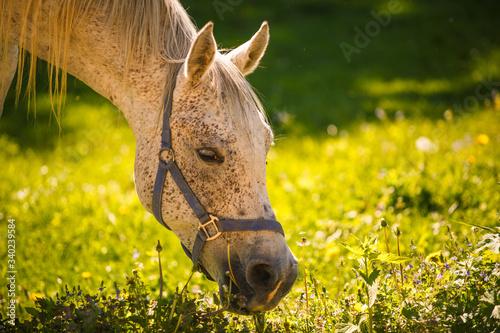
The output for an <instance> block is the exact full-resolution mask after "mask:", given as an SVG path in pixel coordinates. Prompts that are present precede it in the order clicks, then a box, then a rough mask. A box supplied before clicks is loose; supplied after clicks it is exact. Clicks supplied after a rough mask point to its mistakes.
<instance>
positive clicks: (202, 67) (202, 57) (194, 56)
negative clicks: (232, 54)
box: [185, 22, 217, 84]
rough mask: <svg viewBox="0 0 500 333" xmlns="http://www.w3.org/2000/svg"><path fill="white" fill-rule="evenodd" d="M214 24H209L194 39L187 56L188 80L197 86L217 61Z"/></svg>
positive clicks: (186, 72) (186, 70) (186, 71)
mask: <svg viewBox="0 0 500 333" xmlns="http://www.w3.org/2000/svg"><path fill="white" fill-rule="evenodd" d="M213 28H214V24H213V23H212V22H208V23H207V24H206V25H205V26H204V27H203V28H202V29H201V30H200V31H199V32H198V35H197V36H196V38H195V39H194V42H193V44H192V45H191V48H190V49H189V53H188V55H187V60H186V66H185V75H186V78H187V79H188V80H189V81H190V82H191V83H194V84H196V83H197V82H199V81H200V79H201V78H202V77H203V75H204V74H205V73H206V71H207V70H208V68H209V67H210V65H211V64H212V62H213V61H214V59H215V53H216V52H217V45H216V44H215V38H214V35H213Z"/></svg>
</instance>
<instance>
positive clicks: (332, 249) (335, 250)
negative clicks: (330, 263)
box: [325, 245, 340, 259]
mask: <svg viewBox="0 0 500 333" xmlns="http://www.w3.org/2000/svg"><path fill="white" fill-rule="evenodd" d="M339 253H340V248H339V247H338V246H336V245H332V246H329V247H328V249H327V250H326V253H325V257H326V258H328V259H332V258H333V257H335V256H337V255H338V254H339Z"/></svg>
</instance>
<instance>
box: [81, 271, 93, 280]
mask: <svg viewBox="0 0 500 333" xmlns="http://www.w3.org/2000/svg"><path fill="white" fill-rule="evenodd" d="M91 275H92V274H90V272H83V273H82V278H84V279H90V276H91Z"/></svg>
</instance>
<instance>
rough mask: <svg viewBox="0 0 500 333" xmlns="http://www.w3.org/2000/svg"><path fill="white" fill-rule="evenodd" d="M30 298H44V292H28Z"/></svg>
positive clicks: (33, 299) (34, 299)
mask: <svg viewBox="0 0 500 333" xmlns="http://www.w3.org/2000/svg"><path fill="white" fill-rule="evenodd" d="M29 297H30V300H32V301H36V299H37V298H44V297H45V294H42V293H29Z"/></svg>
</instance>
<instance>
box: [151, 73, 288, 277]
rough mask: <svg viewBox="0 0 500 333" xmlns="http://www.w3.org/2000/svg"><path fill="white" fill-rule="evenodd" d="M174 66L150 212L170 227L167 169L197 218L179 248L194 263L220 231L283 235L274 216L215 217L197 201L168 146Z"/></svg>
mask: <svg viewBox="0 0 500 333" xmlns="http://www.w3.org/2000/svg"><path fill="white" fill-rule="evenodd" d="M181 67H182V65H181V66H180V67H179V68H178V69H177V71H176V72H175V74H174V82H173V84H172V86H171V88H170V92H169V94H168V96H167V98H166V100H165V104H164V113H163V129H162V132H161V148H160V151H159V152H158V161H159V162H158V172H157V173H156V180H155V184H154V188H153V206H152V209H153V214H154V216H155V218H156V220H158V222H160V223H161V224H162V225H163V226H164V227H166V228H167V229H168V230H171V229H170V227H169V226H168V225H167V224H166V223H165V221H164V220H163V217H162V212H161V204H162V196H163V187H164V184H165V179H166V177H167V173H168V172H169V171H170V175H171V176H172V179H173V180H174V182H175V184H176V185H177V187H178V188H179V189H180V190H181V192H182V194H183V195H184V198H185V199H186V201H187V203H188V204H189V206H190V207H191V209H192V210H193V212H194V214H195V215H196V217H197V218H198V220H199V223H198V233H197V235H196V239H195V242H194V246H193V249H192V251H189V250H188V249H187V248H186V246H184V244H182V242H181V245H182V248H183V249H184V252H185V253H186V255H187V256H188V257H189V258H190V259H191V260H192V261H193V265H194V267H196V266H197V264H198V259H199V257H200V254H201V250H202V249H203V246H204V245H205V243H206V242H208V241H211V240H214V239H216V238H217V237H219V236H220V235H221V234H222V233H223V232H237V231H261V230H270V231H276V232H279V233H280V234H282V235H283V236H285V233H284V232H283V227H282V226H281V224H280V223H279V222H278V221H276V220H268V219H256V220H242V219H235V220H231V219H224V220H222V219H219V218H218V217H217V216H216V215H212V214H209V213H208V212H207V211H206V209H205V207H203V205H202V204H201V203H200V201H199V200H198V198H197V197H196V195H195V194H194V193H193V191H192V190H191V187H190V186H189V184H188V183H187V181H186V179H185V178H184V176H183V175H182V172H181V170H180V169H179V166H178V165H177V162H176V161H175V154H174V150H173V148H172V136H171V130H170V115H171V114H172V100H173V95H174V90H175V83H176V79H177V75H178V73H179V70H180V68H181ZM166 153H168V154H169V155H170V156H169V158H168V159H166V160H165V159H163V155H165V154H166ZM199 265H200V268H201V270H202V272H203V273H204V274H205V275H206V276H207V278H209V279H210V280H213V278H212V277H211V276H210V274H209V273H208V271H207V270H206V269H205V268H204V267H203V265H201V263H199Z"/></svg>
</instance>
